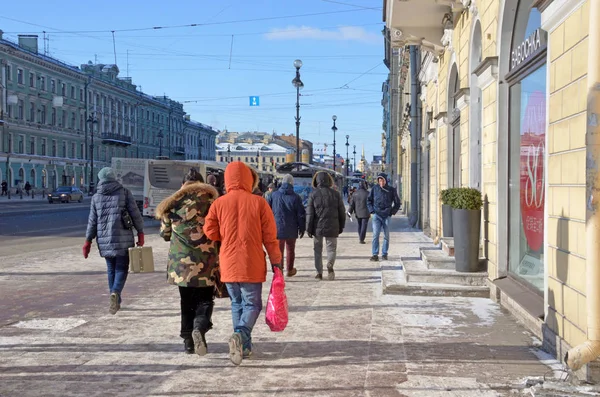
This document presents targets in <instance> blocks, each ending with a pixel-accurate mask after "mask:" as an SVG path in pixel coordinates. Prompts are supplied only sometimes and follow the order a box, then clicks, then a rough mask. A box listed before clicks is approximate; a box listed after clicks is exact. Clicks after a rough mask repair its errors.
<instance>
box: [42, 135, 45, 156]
mask: <svg viewBox="0 0 600 397" xmlns="http://www.w3.org/2000/svg"><path fill="white" fill-rule="evenodd" d="M41 149H42V156H45V155H46V138H42V148H41Z"/></svg>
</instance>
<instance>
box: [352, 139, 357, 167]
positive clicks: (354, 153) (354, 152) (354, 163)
mask: <svg viewBox="0 0 600 397" xmlns="http://www.w3.org/2000/svg"><path fill="white" fill-rule="evenodd" d="M352 154H353V155H354V161H353V164H352V172H356V145H354V151H353V152H352Z"/></svg>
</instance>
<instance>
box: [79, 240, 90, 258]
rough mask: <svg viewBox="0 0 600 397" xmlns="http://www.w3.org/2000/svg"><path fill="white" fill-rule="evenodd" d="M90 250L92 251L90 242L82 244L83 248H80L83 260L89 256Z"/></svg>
mask: <svg viewBox="0 0 600 397" xmlns="http://www.w3.org/2000/svg"><path fill="white" fill-rule="evenodd" d="M91 249H92V242H91V241H88V240H85V243H83V247H82V248H81V251H82V252H83V257H84V258H85V259H87V257H88V256H89V255H90V250H91Z"/></svg>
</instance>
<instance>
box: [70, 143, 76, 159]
mask: <svg viewBox="0 0 600 397" xmlns="http://www.w3.org/2000/svg"><path fill="white" fill-rule="evenodd" d="M71 158H72V159H74V158H77V154H76V153H75V142H73V143H71Z"/></svg>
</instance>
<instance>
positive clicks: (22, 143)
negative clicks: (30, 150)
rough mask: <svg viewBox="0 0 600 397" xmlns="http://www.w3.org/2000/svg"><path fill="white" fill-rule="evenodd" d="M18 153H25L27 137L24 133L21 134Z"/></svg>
mask: <svg viewBox="0 0 600 397" xmlns="http://www.w3.org/2000/svg"><path fill="white" fill-rule="evenodd" d="M18 153H21V154H24V153H25V137H24V136H23V135H19V147H18Z"/></svg>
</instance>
